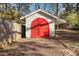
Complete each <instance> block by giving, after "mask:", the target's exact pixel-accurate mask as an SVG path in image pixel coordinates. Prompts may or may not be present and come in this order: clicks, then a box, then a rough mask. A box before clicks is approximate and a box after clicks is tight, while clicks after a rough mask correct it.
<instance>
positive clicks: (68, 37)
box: [0, 31, 79, 56]
mask: <svg viewBox="0 0 79 59" xmlns="http://www.w3.org/2000/svg"><path fill="white" fill-rule="evenodd" d="M56 34H57V35H56V37H55V38H40V39H38V38H36V39H34V38H26V39H22V41H21V42H15V43H13V44H12V45H10V49H5V50H0V55H1V56H78V55H79V43H78V42H79V33H74V32H66V31H62V32H61V31H59V32H56Z"/></svg>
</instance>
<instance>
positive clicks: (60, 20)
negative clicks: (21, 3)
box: [20, 9, 66, 23]
mask: <svg viewBox="0 0 79 59" xmlns="http://www.w3.org/2000/svg"><path fill="white" fill-rule="evenodd" d="M38 12H42V13H44V14H47V15H49V16H50V17H53V18H55V19H57V21H58V22H59V23H66V21H65V20H62V19H59V18H58V17H56V16H54V15H52V14H50V13H48V12H45V11H43V10H41V9H38V10H36V11H34V12H32V13H30V14H28V15H26V16H23V17H21V18H20V19H24V18H27V17H29V16H31V15H33V14H35V13H38Z"/></svg>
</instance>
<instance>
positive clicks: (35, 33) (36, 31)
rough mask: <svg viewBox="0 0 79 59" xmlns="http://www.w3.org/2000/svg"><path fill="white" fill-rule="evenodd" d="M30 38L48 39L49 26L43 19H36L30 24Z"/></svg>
mask: <svg viewBox="0 0 79 59" xmlns="http://www.w3.org/2000/svg"><path fill="white" fill-rule="evenodd" d="M31 37H32V38H42V37H43V38H45V37H49V24H48V22H47V21H46V20H45V19H43V18H36V19H35V20H34V21H33V22H32V24H31Z"/></svg>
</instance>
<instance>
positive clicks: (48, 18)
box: [20, 9, 66, 38]
mask: <svg viewBox="0 0 79 59" xmlns="http://www.w3.org/2000/svg"><path fill="white" fill-rule="evenodd" d="M24 18H25V20H26V21H25V27H26V30H25V36H26V37H28V38H47V37H54V35H55V25H56V24H62V23H66V21H64V20H62V19H59V18H58V17H56V16H54V15H51V14H50V13H47V12H45V11H43V10H41V9H39V10H36V11H34V12H32V13H30V14H28V15H26V16H23V17H21V18H20V19H24Z"/></svg>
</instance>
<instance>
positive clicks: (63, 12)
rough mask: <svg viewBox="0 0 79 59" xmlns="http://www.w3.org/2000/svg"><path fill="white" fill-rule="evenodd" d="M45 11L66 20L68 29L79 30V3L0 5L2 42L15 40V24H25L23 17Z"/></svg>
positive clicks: (0, 38)
mask: <svg viewBox="0 0 79 59" xmlns="http://www.w3.org/2000/svg"><path fill="white" fill-rule="evenodd" d="M38 9H43V10H44V11H47V12H48V13H51V14H52V15H55V16H58V17H59V18H61V19H63V20H66V21H67V24H68V28H71V29H76V30H79V3H65V4H64V3H63V4H61V3H59V4H58V3H43V4H40V3H13V4H12V3H0V42H1V44H3V45H6V44H10V43H11V42H13V40H15V38H14V36H13V35H14V34H13V33H14V31H13V29H14V25H13V24H14V22H16V23H20V24H24V23H25V21H24V20H20V17H21V16H24V15H27V14H29V13H31V12H33V11H35V10H38Z"/></svg>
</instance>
